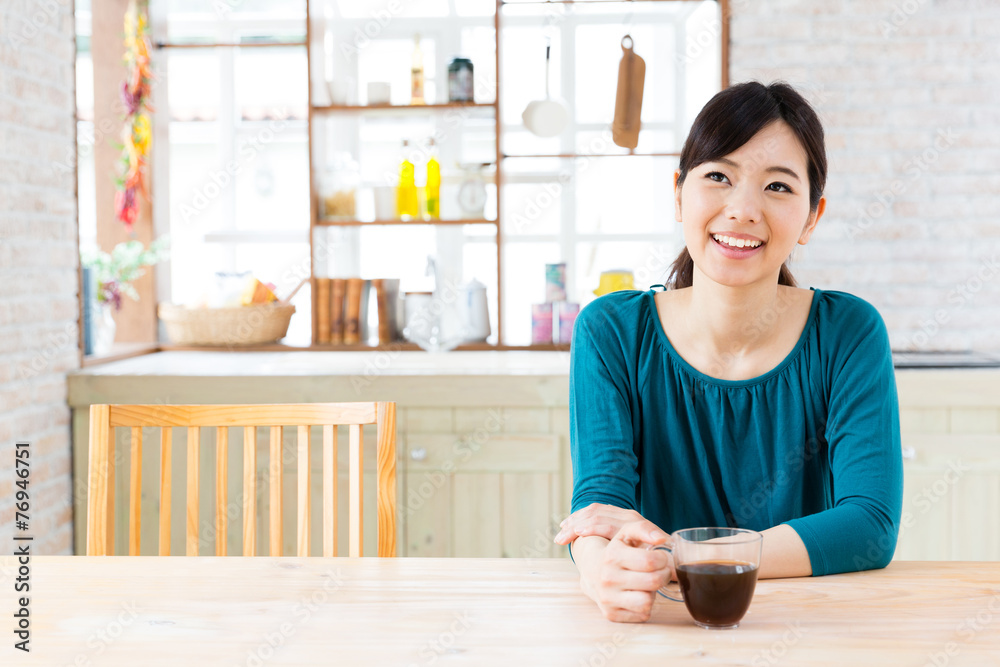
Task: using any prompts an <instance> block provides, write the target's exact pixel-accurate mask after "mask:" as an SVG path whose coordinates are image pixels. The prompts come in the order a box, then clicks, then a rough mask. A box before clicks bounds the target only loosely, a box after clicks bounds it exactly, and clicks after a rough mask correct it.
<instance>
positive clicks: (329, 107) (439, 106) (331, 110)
mask: <svg viewBox="0 0 1000 667" xmlns="http://www.w3.org/2000/svg"><path fill="white" fill-rule="evenodd" d="M328 1H330V0H307V2H306V43H307V53H308V70H309V74H308V79H309V137H310V141H309V170H310V233H309V242H310V254H311V255H312V256H313V257H314V258H315V257H316V255H315V251H316V248H315V244H316V241H315V239H316V230H317V229H320V228H347V229H352V228H354V229H361V228H372V227H379V226H392V227H443V228H454V227H459V226H465V225H489V226H491V227H492V229H493V232H492V234H493V236H494V239H495V243H496V252H497V260H496V263H497V269H496V286H497V287H496V295H495V298H494V299H492V300H491V303H492V311H493V312H495V313H496V331H495V335H496V340H497V344H487V343H474V344H467V345H460V346H459V348H458V349H499V348H500V346H499V343H502V341H503V320H502V310H501V308H500V304H501V303H502V299H501V290H502V289H503V287H502V280H501V277H500V267H501V266H502V258H501V252H502V242H501V226H500V219H501V218H500V216H501V210H500V209H501V202H500V196H499V193H500V191H501V173H500V169H499V168H497V169H495V175H494V178H493V185H494V187H495V188H496V192H497V202H496V218H495V219H487V218H456V219H448V218H444V219H412V220H402V219H374V220H339V219H338V220H333V219H326V218H324V217H322V216H321V215H320V211H319V205H318V202H319V198H320V197H319V186H318V164H319V163H320V162H321V161H322V160H323V159H324V158H323V157H321V156H319V155H318V154H317V153H318V150H317V146H316V144H317V139H316V127H317V123H318V122H319V120H320V119H321V118H326V117H330V116H334V115H337V114H342V115H350V116H363V117H365V118H369V117H372V118H377V117H379V116H387V115H396V114H401V115H408V114H412V115H427V114H442V113H450V112H454V111H457V110H470V111H478V110H488V111H492V116H493V118H492V121H493V125H494V132H493V141H494V151H495V154H494V157H493V160H492V164H493V165H494V166H496V165H499V164H500V161H501V160H502V158H503V156H502V155H501V152H500V133H501V127H500V122H501V120H500V90H499V86H500V83H499V82H500V7H501V4H502V3H501V2H497V5H496V9H495V11H494V14H493V35H494V40H495V49H494V59H493V74H494V76H495V81H496V90H495V91H494V95H493V101H492V102H485V103H482V102H479V103H476V102H432V103H426V104H413V105H401V104H379V105H364V104H318V103H316V100H315V99H314V90H315V86H316V83H317V67H315V62H314V55H315V54H314V46H315V45H314V34H313V30H314V20H313V19H314V16H316V15H317V14H316V13H315V8H316V7H317V6H324V4H325V2H328ZM325 64H326V63H324V65H325ZM324 75H325V72H324ZM323 81H325V76H324V78H323ZM438 94H439V95H440V93H438ZM364 277H366V278H371V277H373V276H364ZM311 278H312V281H311V282H312V283H313V285H315V279H316V278H317V275H316V272H315V266H313V270H312V276H311ZM316 297H317V290H316V289H313V290H312V313H313V316H312V341H313V344H312V347H314V348H317V349H356V348H357V347H358V346H350V345H329V344H321V343H319V342H318V339H319V336H318V318H317V317H316V312H317V298H316ZM393 345H394V347H399V348H400V349H402V348H403V347H412V348H413V349H419V348H418V347H417V346H416V345H415V344H412V343H408V342H407V341H400V342H399V343H395V344H393ZM360 348H361V349H371V347H369V346H360ZM550 349H551V348H550Z"/></svg>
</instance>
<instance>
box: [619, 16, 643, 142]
mask: <svg viewBox="0 0 1000 667" xmlns="http://www.w3.org/2000/svg"><path fill="white" fill-rule="evenodd" d="M634 46H635V45H634V43H633V41H632V37H631V36H630V35H625V36H624V37H623V38H622V51H623V53H622V59H621V62H619V63H618V95H617V97H616V98H615V119H614V122H612V123H611V139H612V141H614V142H615V144H617V145H619V146H621V147H623V148H628V149H634V148H635V147H636V146H637V145H638V144H639V125H640V121H639V118H640V116H641V115H642V87H643V84H644V82H645V80H646V61H645V60H643V59H642V58H640V57H639V56H638V55H636V53H635V51H633V50H632V49H633V47H634Z"/></svg>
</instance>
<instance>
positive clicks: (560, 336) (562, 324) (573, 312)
mask: <svg viewBox="0 0 1000 667" xmlns="http://www.w3.org/2000/svg"><path fill="white" fill-rule="evenodd" d="M554 305H555V309H554V312H553V315H552V317H553V323H554V324H555V334H556V336H555V340H554V342H556V343H563V344H565V343H570V342H572V340H573V325H574V324H576V316H577V315H579V314H580V304H578V303H570V302H569V301H562V302H559V303H556V304H554Z"/></svg>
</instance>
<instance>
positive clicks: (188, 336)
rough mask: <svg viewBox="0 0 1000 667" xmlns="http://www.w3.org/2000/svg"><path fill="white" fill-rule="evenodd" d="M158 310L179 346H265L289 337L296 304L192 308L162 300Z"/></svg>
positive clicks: (170, 337)
mask: <svg viewBox="0 0 1000 667" xmlns="http://www.w3.org/2000/svg"><path fill="white" fill-rule="evenodd" d="M158 313H159V316H160V319H161V320H162V321H163V323H164V325H165V326H166V329H167V337H168V338H169V339H170V342H171V343H173V344H175V345H225V346H240V345H261V344H264V343H273V342H275V341H278V340H280V339H282V338H284V337H285V334H287V333H288V323H289V321H290V320H291V319H292V315H293V314H294V313H295V306H292V305H290V304H274V303H269V304H258V305H250V306H236V307H232V308H188V307H186V306H178V305H176V304H173V303H161V304H160V306H159V308H158Z"/></svg>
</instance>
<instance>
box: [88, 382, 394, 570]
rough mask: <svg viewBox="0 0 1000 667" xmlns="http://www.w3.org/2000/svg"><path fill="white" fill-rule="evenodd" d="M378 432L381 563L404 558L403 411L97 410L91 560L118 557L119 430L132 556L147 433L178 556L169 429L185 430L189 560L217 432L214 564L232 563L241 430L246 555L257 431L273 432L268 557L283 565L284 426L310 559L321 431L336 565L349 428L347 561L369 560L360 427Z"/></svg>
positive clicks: (251, 535)
mask: <svg viewBox="0 0 1000 667" xmlns="http://www.w3.org/2000/svg"><path fill="white" fill-rule="evenodd" d="M363 424H376V427H377V434H378V435H377V438H378V442H377V458H378V463H377V474H376V476H377V484H376V492H377V499H378V500H377V505H378V507H377V509H378V555H379V556H395V555H396V404H395V403H381V402H380V403H306V404H287V405H280V404H278V405H92V406H91V407H90V457H89V479H88V493H89V497H88V499H87V555H97V556H101V555H109V554H113V552H114V528H113V526H114V506H115V504H114V500H115V498H114V486H115V485H114V479H115V472H116V471H115V456H114V452H115V448H114V443H115V427H126V428H130V429H131V465H130V468H131V469H130V473H129V502H128V507H129V509H128V512H129V521H128V529H129V535H128V552H129V555H130V556H135V555H138V554H139V533H140V530H139V529H140V520H139V510H140V495H141V484H142V464H141V462H142V444H143V443H142V427H160V428H159V434H160V512H159V534H160V548H159V554H160V555H161V556H169V555H170V494H171V490H172V480H171V433H172V431H171V428H168V427H187V433H188V435H187V481H186V488H187V517H186V519H187V521H186V526H187V527H186V552H187V555H188V556H197V555H198V489H199V486H198V483H199V479H198V475H199V472H198V467H199V466H198V453H199V436H200V429H201V428H202V427H215V428H216V434H217V435H216V461H217V463H216V498H215V529H216V536H217V539H216V555H218V556H225V555H226V540H225V539H224V536H225V535H226V530H227V524H228V517H227V511H226V507H227V501H226V487H227V479H228V477H227V472H228V470H227V460H228V459H227V457H228V447H229V430H228V428H229V427H232V426H236V427H239V426H242V427H243V477H242V486H243V554H244V555H251V556H252V555H254V554H255V553H256V522H255V520H256V517H257V512H256V507H255V506H256V502H255V500H256V492H257V475H256V468H257V447H256V444H257V427H259V426H267V427H270V450H269V451H270V454H269V459H270V461H269V465H268V477H269V480H270V483H269V489H268V491H269V505H270V513H269V523H268V526H269V533H270V555H272V556H275V555H277V556H280V555H282V554H281V536H282V518H281V476H282V456H281V444H282V427H284V426H297V427H298V435H297V451H298V474H297V480H296V484H297V497H298V503H297V505H298V508H297V510H298V511H297V529H298V534H297V538H296V544H297V551H298V553H297V555H299V556H308V555H309V551H310V540H309V530H308V527H309V525H310V503H309V498H310V490H311V489H310V479H309V469H310V448H309V430H310V429H309V427H310V426H322V427H323V445H322V459H323V460H322V466H323V467H322V480H323V482H322V486H323V489H322V492H323V507H322V525H323V555H324V556H336V555H337V546H336V535H337V513H336V498H337V426H338V425H349V426H350V454H349V461H350V474H349V480H350V483H349V493H348V497H349V503H348V516H349V522H348V523H349V530H348V535H349V543H350V544H349V555H350V556H361V555H362V553H361V552H362V546H361V545H362V537H363V531H362V514H363V512H362V476H363V471H364V467H363V465H362V464H363V451H364V450H363V437H362V425H363Z"/></svg>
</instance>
